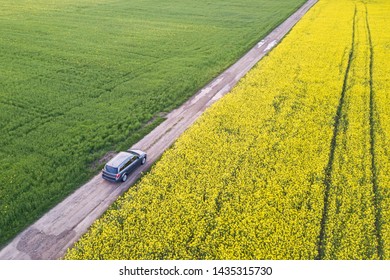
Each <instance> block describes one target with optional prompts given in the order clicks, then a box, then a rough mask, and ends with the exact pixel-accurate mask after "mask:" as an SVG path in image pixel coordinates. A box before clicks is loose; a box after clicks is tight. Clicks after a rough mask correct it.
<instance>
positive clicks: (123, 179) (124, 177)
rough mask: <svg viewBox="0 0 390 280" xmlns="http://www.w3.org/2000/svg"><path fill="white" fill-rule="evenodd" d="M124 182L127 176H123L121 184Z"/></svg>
mask: <svg viewBox="0 0 390 280" xmlns="http://www.w3.org/2000/svg"><path fill="white" fill-rule="evenodd" d="M126 180H127V174H125V175H123V177H122V182H126Z"/></svg>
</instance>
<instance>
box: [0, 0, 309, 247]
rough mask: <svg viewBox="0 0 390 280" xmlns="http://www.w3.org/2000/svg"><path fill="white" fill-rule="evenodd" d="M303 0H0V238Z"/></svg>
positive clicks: (179, 101)
mask: <svg viewBox="0 0 390 280" xmlns="http://www.w3.org/2000/svg"><path fill="white" fill-rule="evenodd" d="M303 2H305V1H304V0H246V1H242V0H241V1H240V0H214V1H209V0H198V1H193V0H131V1H130V0H128V1H125V0H64V1H50V0H37V1H27V0H12V1H11V0H2V1H1V3H0V34H1V35H0V61H1V66H0V245H1V244H3V245H4V244H5V243H6V242H7V241H8V240H10V239H11V238H12V237H13V236H15V234H17V233H18V232H20V230H22V229H23V228H25V227H26V226H27V225H29V224H31V223H32V222H33V221H34V220H36V219H37V218H39V217H40V216H41V215H42V214H43V213H44V212H45V211H47V210H48V209H50V208H51V207H52V206H54V205H55V204H56V203H58V202H59V201H61V200H62V199H63V198H64V197H65V196H67V195H68V194H70V193H71V192H72V191H73V190H74V189H75V188H77V187H78V186H79V185H80V184H82V183H83V182H85V181H87V180H88V179H89V178H90V177H91V176H92V175H93V174H96V173H97V171H98V170H99V169H100V168H101V163H99V161H98V160H99V159H100V158H102V157H103V156H104V155H105V154H106V153H107V152H109V151H118V150H120V149H125V148H128V147H130V146H131V145H132V144H133V143H135V142H136V141H137V140H139V139H140V138H141V137H142V136H143V135H145V133H147V132H148V131H150V130H151V129H152V128H153V127H154V126H156V125H157V124H158V123H159V122H161V120H162V119H161V117H157V116H159V115H161V113H162V112H168V111H169V110H171V109H173V108H175V107H177V106H178V105H180V104H182V103H183V102H184V101H185V100H186V99H188V98H189V97H190V96H191V95H193V94H194V93H195V92H196V91H197V90H198V89H199V88H200V87H202V86H203V85H205V84H206V83H207V82H208V81H210V80H211V79H212V78H213V77H215V76H216V75H217V74H218V73H220V72H221V71H222V70H224V69H225V68H227V67H228V66H229V65H230V64H232V63H233V62H234V61H235V60H236V59H237V58H238V57H240V56H241V55H242V54H243V53H244V52H245V51H247V50H248V49H249V48H250V47H252V46H253V45H254V44H255V43H256V42H257V41H259V40H260V39H261V38H262V37H264V35H266V34H267V33H268V32H269V31H270V30H271V29H273V28H274V27H275V26H276V25H277V24H278V23H280V22H281V21H282V20H283V19H284V18H286V17H287V16H288V15H289V14H291V13H292V12H293V11H294V10H296V9H297V8H298V7H299V6H300V5H301V4H302V3H303Z"/></svg>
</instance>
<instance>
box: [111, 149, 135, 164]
mask: <svg viewBox="0 0 390 280" xmlns="http://www.w3.org/2000/svg"><path fill="white" fill-rule="evenodd" d="M134 156H135V155H134V154H131V153H127V152H120V153H119V154H117V155H116V156H115V157H113V158H112V159H111V160H110V161H109V162H107V165H109V166H112V167H119V166H120V165H121V164H122V163H123V162H124V161H126V160H127V159H129V158H132V157H134Z"/></svg>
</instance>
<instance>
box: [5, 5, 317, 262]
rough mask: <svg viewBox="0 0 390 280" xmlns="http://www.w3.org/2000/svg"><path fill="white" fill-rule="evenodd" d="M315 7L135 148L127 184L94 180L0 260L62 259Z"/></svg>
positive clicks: (271, 36)
mask: <svg viewBox="0 0 390 280" xmlns="http://www.w3.org/2000/svg"><path fill="white" fill-rule="evenodd" d="M316 2H317V0H309V1H308V2H307V3H306V4H305V5H303V6H302V7H301V8H300V9H299V10H298V11H297V12H296V13H294V14H293V15H292V16H291V17H289V18H288V19H287V20H286V21H285V22H284V23H282V24H281V25H280V26H279V27H277V28H276V29H275V30H274V31H272V32H271V33H270V34H269V35H268V36H267V37H266V38H264V39H263V40H261V42H259V43H258V44H257V45H256V46H255V47H254V48H252V49H251V50H250V51H249V52H248V53H247V54H246V55H245V56H243V57H242V58H241V59H240V60H238V61H237V62H236V63H235V64H234V65H232V66H231V67H230V68H229V69H227V70H226V71H225V72H223V73H222V74H221V75H219V76H218V77H217V78H215V79H214V80H213V81H212V82H211V83H210V84H208V85H207V86H206V87H204V88H203V89H202V90H200V91H199V92H198V93H197V94H196V95H194V96H193V97H192V98H191V99H190V100H188V101H187V102H186V103H185V104H184V105H182V106H181V107H180V108H178V109H175V110H174V111H172V112H171V113H169V114H168V115H167V116H166V120H165V121H164V122H163V123H162V124H161V125H159V126H158V127H157V128H155V129H154V130H153V131H152V132H151V133H150V134H148V135H147V136H145V137H144V138H143V139H142V140H141V141H139V142H138V143H137V144H135V145H134V146H133V147H132V148H138V149H142V150H144V151H146V152H147V154H148V162H147V164H145V165H144V166H142V167H141V168H139V169H138V170H137V171H136V172H135V173H134V174H133V175H132V176H130V177H129V179H128V180H127V181H126V183H122V184H119V185H118V184H113V183H109V182H107V181H104V180H103V179H102V178H101V174H99V175H97V176H95V177H94V178H93V179H92V180H91V181H89V182H88V183H87V184H85V185H83V186H82V187H80V188H79V189H78V190H76V191H75V192H74V193H73V194H71V195H70V196H69V197H67V198H66V199H65V200H64V201H62V202H61V203H60V204H58V205H57V206H56V207H54V208H53V209H52V210H50V211H49V212H48V213H46V214H45V215H44V216H43V217H42V218H40V219H39V220H38V221H37V222H36V223H34V224H33V225H31V226H30V227H28V228H27V229H26V230H25V231H23V232H22V233H21V234H19V235H18V236H17V237H16V238H15V239H14V240H13V241H12V242H10V243H9V244H8V245H7V246H6V247H4V248H3V249H2V250H1V251H0V259H58V258H61V257H62V256H63V255H64V253H65V252H66V249H67V248H68V247H70V246H72V244H73V243H74V242H75V241H77V240H78V239H79V238H80V237H81V235H82V234H83V233H85V232H86V231H87V230H88V228H89V227H90V226H91V224H92V223H93V222H94V221H95V220H96V219H97V218H99V217H100V216H101V215H102V214H103V213H104V211H105V210H106V209H107V208H108V207H109V206H110V205H111V204H112V203H113V202H114V201H115V200H116V199H117V197H118V196H120V195H121V194H122V193H123V192H124V191H126V190H127V189H128V188H129V187H130V186H131V185H132V184H133V183H134V182H135V181H136V179H137V178H139V177H140V174H141V172H142V171H145V170H147V169H148V168H149V167H150V166H151V164H152V163H153V162H154V161H155V160H157V159H158V158H159V157H160V156H161V154H162V153H163V152H164V150H166V149H167V148H168V147H169V146H171V145H172V143H173V142H174V141H175V140H176V139H177V138H178V137H179V136H180V134H182V133H183V132H184V131H185V130H186V129H187V128H188V127H189V126H190V125H191V124H192V123H193V122H194V121H195V120H196V119H197V118H198V117H199V116H200V115H201V114H202V113H203V112H204V110H206V108H208V107H209V106H210V105H211V104H213V103H214V102H215V101H217V100H218V99H219V98H221V97H222V96H223V95H225V94H226V93H228V92H229V91H230V90H231V89H232V88H233V86H234V85H235V84H236V83H237V82H238V81H239V80H240V79H241V78H242V77H243V76H244V75H245V74H246V73H247V72H248V71H249V70H250V69H251V68H252V67H253V66H254V65H255V64H256V63H257V62H258V61H259V60H260V59H261V58H262V57H264V56H265V55H266V54H267V53H268V52H269V51H270V50H271V49H272V48H273V47H274V46H276V45H277V44H278V42H279V41H280V40H281V39H282V38H283V37H284V36H285V35H286V34H287V33H288V31H290V29H291V28H292V27H293V26H294V25H295V24H296V22H297V21H298V20H299V19H300V18H301V17H302V16H303V15H304V14H305V13H306V12H307V11H308V10H309V9H310V8H311V7H312V6H313V5H314V4H315V3H316Z"/></svg>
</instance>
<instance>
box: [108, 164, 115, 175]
mask: <svg viewBox="0 0 390 280" xmlns="http://www.w3.org/2000/svg"><path fill="white" fill-rule="evenodd" d="M106 171H107V172H109V173H113V174H117V173H118V168H116V167H112V166H109V165H106Z"/></svg>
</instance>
